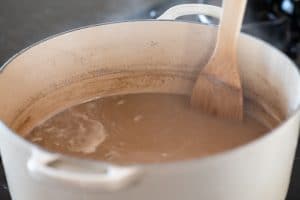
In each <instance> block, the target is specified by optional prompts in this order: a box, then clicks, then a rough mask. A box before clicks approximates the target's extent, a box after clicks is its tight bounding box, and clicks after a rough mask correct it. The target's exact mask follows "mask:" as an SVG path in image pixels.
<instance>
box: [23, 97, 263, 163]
mask: <svg viewBox="0 0 300 200" xmlns="http://www.w3.org/2000/svg"><path fill="white" fill-rule="evenodd" d="M267 131H268V129H267V128H266V127H264V126H263V125H261V124H260V123H258V122H257V121H255V120H254V119H252V118H250V117H248V116H245V119H244V121H243V122H236V121H226V120H222V119H218V118H214V117H211V116H208V115H206V114H203V113H200V112H199V111H194V110H192V108H191V107H190V105H189V97H187V96H182V95H167V94H131V95H124V96H113V97H106V98H102V99H98V100H94V101H91V102H88V103H84V104H80V105H77V106H74V107H72V108H69V109H67V110H65V111H64V112H61V113H59V114H58V115H56V116H54V117H52V118H50V119H49V120H47V121H46V122H45V123H43V124H42V125H40V126H38V127H36V128H35V129H33V131H32V132H31V133H30V134H29V135H27V136H26V137H27V139H28V140H30V141H32V142H34V143H36V144H38V145H41V146H43V147H45V148H46V149H48V150H51V151H56V152H62V153H65V154H69V155H73V156H79V157H83V158H89V159H96V160H104V161H109V162H112V163H118V164H133V163H157V162H167V161H175V160H176V161H177V160H186V159H194V158H199V157H203V156H208V155H211V154H214V153H217V152H221V151H224V150H228V149H231V148H234V147H236V146H239V145H242V144H245V143H247V142H249V141H251V140H254V139H255V138H257V137H259V136H261V135H262V134H264V133H266V132H267Z"/></svg>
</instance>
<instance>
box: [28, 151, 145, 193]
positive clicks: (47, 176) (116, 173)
mask: <svg viewBox="0 0 300 200" xmlns="http://www.w3.org/2000/svg"><path fill="white" fill-rule="evenodd" d="M57 161H61V162H66V163H67V162H68V161H64V159H63V158H60V156H59V155H58V154H57V155H56V154H51V153H46V152H43V151H41V150H39V149H33V151H32V155H31V157H30V159H29V160H28V162H27V168H28V171H29V174H30V175H31V176H32V177H33V178H36V179H37V180H39V181H42V182H43V183H46V184H47V183H48V184H55V185H60V184H62V185H64V186H68V187H76V188H84V189H88V190H90V189H91V190H97V191H99V190H102V191H116V190H120V189H122V188H125V187H127V186H129V185H131V184H133V183H135V182H136V181H137V179H138V177H140V175H141V170H140V169H139V168H138V167H133V166H130V167H120V166H114V165H110V164H103V166H102V167H101V169H99V171H100V172H95V171H94V172H89V171H86V170H85V169H84V167H83V169H81V170H78V168H80V166H77V165H76V164H74V163H71V164H70V163H69V165H71V167H70V169H69V170H66V169H64V168H60V167H58V166H56V165H55V162H57ZM72 165H73V166H72ZM97 167H99V165H98V164H97Z"/></svg>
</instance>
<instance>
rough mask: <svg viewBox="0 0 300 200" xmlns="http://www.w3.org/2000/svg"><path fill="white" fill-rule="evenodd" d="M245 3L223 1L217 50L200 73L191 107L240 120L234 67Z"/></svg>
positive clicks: (243, 0) (240, 102)
mask: <svg viewBox="0 0 300 200" xmlns="http://www.w3.org/2000/svg"><path fill="white" fill-rule="evenodd" d="M246 2H247V0H223V13H222V18H221V21H220V27H219V31H218V36H217V43H216V48H215V50H214V53H213V55H212V57H211V58H210V60H209V62H208V64H206V65H205V66H204V68H203V69H202V70H201V72H200V74H199V76H198V79H197V81H196V84H195V86H194V89H193V93H192V97H191V104H192V106H193V107H196V108H199V109H201V110H203V111H205V112H208V113H210V114H213V115H216V116H219V117H222V118H228V119H236V120H242V119H243V91H242V87H241V80H240V74H239V69H238V64H237V52H236V49H237V41H238V36H239V33H240V30H241V25H242V21H243V16H244V12H245V7H246Z"/></svg>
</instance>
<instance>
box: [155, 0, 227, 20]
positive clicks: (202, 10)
mask: <svg viewBox="0 0 300 200" xmlns="http://www.w3.org/2000/svg"><path fill="white" fill-rule="evenodd" d="M221 11H222V8H220V7H218V6H212V5H207V4H181V5H177V6H174V7H171V8H169V9H168V10H167V11H165V12H164V13H163V14H162V15H161V16H160V17H158V18H157V19H158V20H175V19H176V18H178V17H181V16H185V15H207V16H211V17H215V18H218V19H220V16H221Z"/></svg>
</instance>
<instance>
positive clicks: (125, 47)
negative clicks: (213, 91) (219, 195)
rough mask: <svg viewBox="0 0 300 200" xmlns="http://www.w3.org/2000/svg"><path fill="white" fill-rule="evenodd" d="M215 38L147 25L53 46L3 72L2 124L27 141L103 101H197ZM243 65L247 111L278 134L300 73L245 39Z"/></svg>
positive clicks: (65, 39) (299, 91)
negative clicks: (58, 116)
mask: <svg viewBox="0 0 300 200" xmlns="http://www.w3.org/2000/svg"><path fill="white" fill-rule="evenodd" d="M215 36H216V29H215V28H214V27H209V26H205V25H199V24H192V23H184V22H169V21H160V22H158V21H147V22H127V23H118V24H111V25H103V26H95V27H90V28H86V29H81V30H77V31H73V32H69V33H66V34H63V35H60V36H57V37H54V38H52V39H50V40H46V41H44V42H42V43H40V44H38V45H35V46H34V47H32V48H30V49H28V50H27V51H25V52H23V53H22V54H20V55H19V56H17V57H16V58H15V59H13V60H12V61H11V62H10V63H8V65H7V66H6V68H5V70H4V71H3V72H2V73H1V75H0V96H1V104H0V119H1V120H3V121H4V122H5V123H6V124H7V125H8V126H9V127H10V128H12V129H13V130H14V131H16V132H17V133H20V134H23V135H24V134H26V133H28V132H29V131H30V130H31V129H32V127H33V126H34V125H36V124H37V123H40V122H41V120H44V119H46V118H48V117H49V116H51V115H52V114H54V113H56V112H59V111H60V110H62V109H64V108H66V107H69V106H72V105H75V104H78V103H79V102H85V101H88V100H91V99H94V98H98V97H101V96H107V95H114V94H121V93H140V92H161V93H177V94H187V95H189V94H190V92H191V89H192V87H193V83H194V80H195V78H196V75H197V73H198V71H199V70H200V69H201V67H202V66H204V65H205V63H206V62H207V60H208V58H209V56H210V55H211V53H212V51H213V47H214V44H215ZM239 63H240V67H241V76H242V82H243V87H244V95H245V100H246V101H245V102H246V104H245V110H246V111H247V112H249V113H250V114H259V116H261V120H263V121H264V123H266V124H268V125H269V126H272V127H273V126H275V125H276V124H278V123H279V122H280V121H282V120H283V119H284V118H286V117H287V116H289V115H290V114H292V113H293V111H294V110H295V109H296V108H297V107H298V105H299V101H300V96H299V95H300V83H299V75H298V72H297V71H296V69H294V68H293V67H291V66H292V63H290V61H289V60H288V59H287V58H286V57H284V56H283V55H281V54H280V53H279V52H278V51H277V50H274V49H273V48H272V47H270V46H267V45H265V44H264V43H262V42H258V41H257V40H255V39H253V38H250V37H248V36H245V35H244V36H242V37H241V38H240V42H239ZM266 112H267V113H268V114H266Z"/></svg>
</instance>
